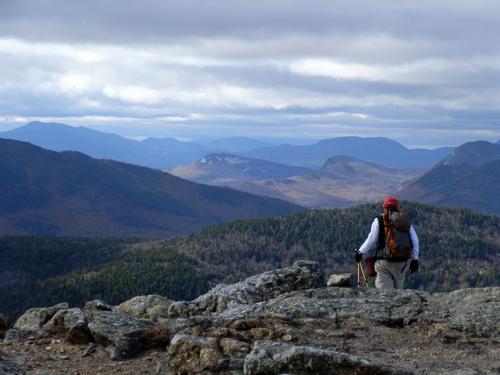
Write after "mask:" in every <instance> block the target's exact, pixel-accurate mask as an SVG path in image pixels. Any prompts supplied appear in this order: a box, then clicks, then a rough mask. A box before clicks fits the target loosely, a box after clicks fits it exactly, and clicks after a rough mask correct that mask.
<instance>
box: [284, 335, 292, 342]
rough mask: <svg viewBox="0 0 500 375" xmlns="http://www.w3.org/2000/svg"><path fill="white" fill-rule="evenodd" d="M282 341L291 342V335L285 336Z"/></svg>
mask: <svg viewBox="0 0 500 375" xmlns="http://www.w3.org/2000/svg"><path fill="white" fill-rule="evenodd" d="M282 339H283V341H286V342H290V341H292V339H293V337H292V335H285V336H283V337H282Z"/></svg>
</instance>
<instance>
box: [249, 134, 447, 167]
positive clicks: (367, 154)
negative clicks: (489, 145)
mask: <svg viewBox="0 0 500 375" xmlns="http://www.w3.org/2000/svg"><path fill="white" fill-rule="evenodd" d="M452 151H453V148H451V147H441V148H437V149H435V150H427V149H411V150H410V149H408V148H406V147H404V146H403V145H401V144H400V143H398V142H396V141H393V140H391V139H388V138H360V137H340V138H332V139H325V140H322V141H319V142H317V143H314V144H312V145H306V146H292V145H279V146H269V147H261V148H258V149H254V150H250V151H248V152H244V153H242V155H243V156H247V157H253V158H258V159H264V160H269V161H273V162H276V163H283V164H289V165H297V166H302V167H308V168H320V167H321V166H322V165H323V164H324V163H325V162H326V161H327V160H328V159H329V158H330V157H332V156H337V155H344V156H350V157H353V158H356V159H359V160H364V161H368V162H371V163H376V164H379V165H382V166H384V167H387V168H400V169H409V168H422V167H426V166H431V165H433V164H435V163H436V162H438V161H440V160H441V159H443V158H445V157H446V156H448V155H449V154H450V153H451V152H452Z"/></svg>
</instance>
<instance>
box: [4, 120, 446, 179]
mask: <svg viewBox="0 0 500 375" xmlns="http://www.w3.org/2000/svg"><path fill="white" fill-rule="evenodd" d="M0 138H8V139H16V140H20V141H25V142H30V143H33V144H34V145H37V146H40V147H43V148H47V149H49V150H53V151H79V152H83V153H85V154H87V155H90V156H92V157H95V158H99V159H113V160H117V161H123V162H127V163H132V164H137V165H142V166H147V167H151V168H158V169H165V168H172V167H175V166H178V165H182V164H190V163H195V162H196V161H197V160H199V159H201V158H202V157H203V156H205V155H207V154H210V153H221V152H226V153H233V154H238V155H239V156H244V157H249V158H255V159H263V160H267V161H272V162H276V163H281V164H287V165H294V166H302V167H308V168H314V169H317V168H320V167H321V166H322V165H323V164H324V163H325V162H326V160H327V159H328V158H330V157H332V156H336V155H345V156H351V157H354V158H357V159H360V160H364V161H368V162H372V163H376V164H380V165H383V166H385V167H388V168H402V169H406V168H421V167H429V166H431V165H432V164H434V163H436V162H437V161H439V160H441V159H443V158H444V157H446V156H448V155H449V154H450V153H451V151H452V150H453V149H452V148H449V147H444V148H439V149H436V150H424V149H413V150H410V149H407V148H406V147H404V146H403V145H401V144H400V143H398V142H395V141H393V140H390V139H387V138H359V137H341V138H332V139H325V140H322V141H319V142H317V143H314V144H312V145H307V146H295V145H287V144H283V145H270V144H268V143H265V142H262V141H259V140H254V139H250V138H244V137H236V138H235V137H233V138H221V139H218V140H214V141H212V142H209V143H207V144H200V143H194V142H181V141H178V140H177V139H175V138H146V139H144V140H142V141H137V140H132V139H127V138H124V137H121V136H119V135H116V134H108V133H102V132H99V131H96V130H92V129H88V128H85V127H73V126H68V125H64V124H56V123H42V122H31V123H29V124H27V125H25V126H22V127H20V128H17V129H13V130H10V131H6V132H2V133H0Z"/></svg>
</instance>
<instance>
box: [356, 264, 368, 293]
mask: <svg viewBox="0 0 500 375" xmlns="http://www.w3.org/2000/svg"><path fill="white" fill-rule="evenodd" d="M358 265H359V268H361V273H362V274H363V286H364V287H365V288H368V279H367V278H366V275H365V270H364V269H363V266H362V265H361V262H359V263H358ZM358 274H359V271H358ZM358 280H359V276H358ZM358 284H359V281H358Z"/></svg>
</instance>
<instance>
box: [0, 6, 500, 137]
mask: <svg viewBox="0 0 500 375" xmlns="http://www.w3.org/2000/svg"><path fill="white" fill-rule="evenodd" d="M499 35H500V1H497V0H489V1H486V0H474V1H470V0H446V1H444V0H415V1H414V0H406V1H396V0H391V1H384V0H377V1H373V0H365V1H356V0H350V1H333V0H315V1H311V0H304V1H302V0H248V1H247V0H238V1H235V0H199V1H194V0H182V1H170V0H141V1H137V0H119V1H111V0H85V1H78V2H77V1H64V0H0V130H7V129H11V128H14V127H18V126H21V125H23V124H24V123H26V122H28V121H31V120H41V121H57V122H64V123H66V124H70V125H84V126H88V127H92V128H94V129H98V130H102V131H110V132H115V133H118V134H122V135H124V136H128V137H138V138H139V137H146V136H160V137H163V136H175V137H178V138H186V139H202V138H214V137H219V136H250V137H257V138H262V139H277V140H278V139H279V140H283V139H292V140H295V141H297V142H313V141H316V140H318V139H322V138H328V137H336V136H344V135H357V136H386V137H390V138H393V139H396V140H398V141H400V142H402V143H403V144H405V145H407V146H410V147H416V146H429V147H433V146H439V145H457V144H460V143H463V142H466V141H469V140H475V139H487V140H494V141H496V140H498V139H500V43H498V36H499Z"/></svg>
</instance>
